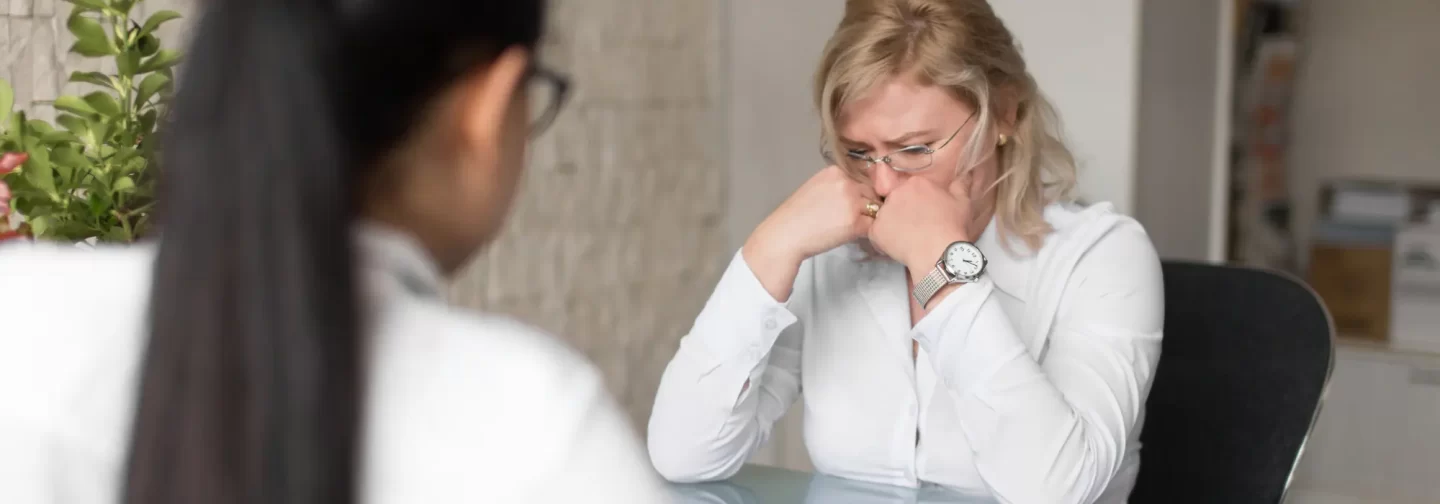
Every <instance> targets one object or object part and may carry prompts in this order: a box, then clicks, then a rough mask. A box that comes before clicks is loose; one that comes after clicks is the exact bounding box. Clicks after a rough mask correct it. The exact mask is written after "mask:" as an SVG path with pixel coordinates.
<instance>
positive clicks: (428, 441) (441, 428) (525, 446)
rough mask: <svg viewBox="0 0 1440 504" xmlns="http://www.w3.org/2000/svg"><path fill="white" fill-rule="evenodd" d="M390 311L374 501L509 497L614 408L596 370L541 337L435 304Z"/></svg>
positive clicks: (373, 419) (372, 429)
mask: <svg viewBox="0 0 1440 504" xmlns="http://www.w3.org/2000/svg"><path fill="white" fill-rule="evenodd" d="M390 305H391V306H390V307H388V308H384V309H383V310H382V311H383V315H382V316H381V317H380V318H381V320H380V321H379V323H378V324H377V327H375V331H376V332H375V341H374V346H373V347H372V351H373V357H372V358H371V360H370V362H371V366H372V368H371V370H370V376H371V385H370V387H371V390H370V393H369V395H368V397H369V401H370V402H369V403H368V404H367V406H366V408H367V420H366V421H367V422H368V427H367V432H368V433H367V439H366V442H367V445H368V446H369V447H370V448H368V449H369V450H371V453H372V455H373V456H372V457H371V460H375V461H377V464H376V466H375V467H372V468H370V472H368V473H367V474H370V475H372V476H373V477H372V481H370V482H369V483H368V484H369V485H370V486H371V488H372V489H373V491H374V492H375V493H377V494H379V495H405V496H410V497H414V496H418V495H433V496H434V497H437V498H441V497H442V496H444V495H445V494H446V493H449V494H452V496H453V495H485V496H507V497H504V498H500V497H496V499H497V501H498V500H504V499H509V498H513V496H512V495H510V494H509V492H513V491H518V489H521V488H526V487H530V486H533V485H537V484H542V483H543V482H539V481H536V478H538V477H540V476H541V475H548V474H551V473H552V472H553V471H554V470H556V469H557V468H559V467H561V466H563V464H564V460H565V456H566V453H567V451H568V450H569V449H570V448H569V447H571V446H572V445H573V444H574V443H575V439H576V437H577V436H578V435H579V433H580V432H581V431H582V430H583V428H584V426H585V425H586V422H587V419H589V418H593V417H594V414H593V412H594V411H596V410H597V409H602V408H613V407H614V406H613V404H611V403H610V402H609V401H610V399H609V396H608V395H607V394H606V393H605V389H604V386H603V384H602V381H601V379H600V375H599V373H598V372H597V371H596V369H595V368H594V366H593V365H592V364H590V363H589V362H588V361H587V360H586V359H585V358H584V357H583V356H581V355H580V354H579V353H578V352H576V351H574V350H573V349H571V348H570V347H568V346H567V345H566V344H565V343H563V342H561V341H560V340H558V339H556V338H554V337H553V336H551V335H549V334H546V333H545V332H543V331H541V330H539V329H536V328H533V327H531V326H528V325H526V324H523V323H520V322H517V321H515V320H512V319H510V318H507V317H501V316H495V315H485V314H478V313H469V312H465V311H462V310H459V309H454V308H449V307H446V306H444V305H443V304H441V303H439V302H429V301H423V300H417V299H406V300H401V301H392V302H391V303H390ZM611 434H613V433H611ZM617 435H618V434H617ZM475 474H484V475H487V477H488V479H486V481H490V482H491V483H490V484H488V485H481V486H476V485H480V483H479V482H477V480H475V478H474V477H473V476H474V475H475ZM497 481H498V482H505V483H504V484H495V483H494V482H497ZM441 490H444V491H441ZM422 500H425V499H422Z"/></svg>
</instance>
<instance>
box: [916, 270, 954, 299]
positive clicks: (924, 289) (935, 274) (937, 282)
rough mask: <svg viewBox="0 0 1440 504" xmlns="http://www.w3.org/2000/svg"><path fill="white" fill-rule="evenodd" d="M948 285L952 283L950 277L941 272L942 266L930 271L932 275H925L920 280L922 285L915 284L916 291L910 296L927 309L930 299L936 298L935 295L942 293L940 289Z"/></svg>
mask: <svg viewBox="0 0 1440 504" xmlns="http://www.w3.org/2000/svg"><path fill="white" fill-rule="evenodd" d="M948 283H950V277H948V276H946V275H945V272H944V271H941V270H940V266H935V269H933V270H930V274H928V275H925V278H922V279H920V283H918V284H915V290H913V291H910V295H911V296H914V297H915V302H917V303H920V307H921V308H927V307H928V305H929V304H930V298H933V297H935V293H936V292H940V288H942V287H945V285H946V284H948Z"/></svg>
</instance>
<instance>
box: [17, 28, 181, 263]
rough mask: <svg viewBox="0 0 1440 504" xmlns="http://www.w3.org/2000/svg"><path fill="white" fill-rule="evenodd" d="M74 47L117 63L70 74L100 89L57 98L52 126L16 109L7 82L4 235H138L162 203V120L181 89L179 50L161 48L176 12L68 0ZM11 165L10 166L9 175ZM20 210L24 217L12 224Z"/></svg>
mask: <svg viewBox="0 0 1440 504" xmlns="http://www.w3.org/2000/svg"><path fill="white" fill-rule="evenodd" d="M65 1H67V2H69V3H70V4H72V5H73V10H72V12H71V14H70V17H69V18H68V20H67V22H66V28H68V29H69V31H70V33H72V34H74V35H75V40H76V42H75V44H74V45H73V46H71V47H70V52H72V53H76V54H80V55H82V56H85V57H89V58H113V59H114V62H115V68H116V71H115V73H113V74H105V73H100V72H75V73H72V74H71V75H70V79H69V80H70V82H80V83H86V84H92V85H94V86H95V87H97V88H98V89H96V90H94V91H92V92H89V93H87V94H85V95H83V96H61V97H60V98H58V99H56V100H55V101H54V102H53V103H51V104H52V105H53V106H54V107H55V110H56V114H57V116H56V119H55V123H56V124H54V125H52V124H50V123H47V122H45V121H41V120H37V119H27V118H26V117H25V113H24V112H12V109H13V108H14V91H13V89H12V88H11V87H10V84H9V83H7V82H4V81H0V128H4V131H3V133H0V152H5V153H10V154H9V156H21V157H7V158H6V159H8V160H10V161H11V163H10V164H12V165H15V164H17V163H16V161H18V166H10V167H8V168H7V167H5V166H4V164H5V163H0V186H8V189H5V188H0V199H7V198H8V201H0V239H3V238H4V237H5V236H6V235H7V234H9V235H11V236H14V235H15V234H17V233H19V234H24V235H28V236H31V237H34V238H37V239H50V240H60V241H69V242H89V243H94V242H95V241H105V242H120V243H130V242H134V241H135V240H138V239H139V238H141V237H143V236H145V233H146V231H147V230H148V229H149V224H150V211H151V209H152V208H153V206H154V203H155V199H154V198H155V196H154V192H155V191H154V189H155V180H156V175H157V173H156V172H157V171H158V170H157V168H156V156H157V154H158V152H157V145H158V137H157V132H158V131H159V127H160V125H161V124H163V123H164V120H165V113H166V108H167V105H168V104H169V101H170V98H171V95H172V91H173V89H174V80H175V76H174V73H173V67H174V66H175V65H176V64H177V63H179V61H180V53H179V52H178V51H175V50H172V49H165V48H162V47H161V44H160V38H159V37H158V36H157V35H156V33H155V30H156V29H157V28H159V27H160V26H161V25H162V24H164V23H166V22H168V21H171V20H174V19H178V18H179V17H180V14H178V13H176V12H174V11H168V10H167V11H159V12H156V13H154V14H152V15H150V17H149V18H148V19H145V20H144V22H138V21H136V20H135V19H133V18H132V17H131V14H130V13H131V10H132V9H133V8H134V7H135V5H136V4H137V3H139V2H140V1H143V0H65ZM7 171H8V173H7ZM7 210H8V211H11V212H16V213H18V214H19V215H20V216H21V218H22V219H23V221H24V223H23V224H21V225H20V226H18V228H17V229H10V227H11V226H9V224H10V223H11V221H13V219H7V218H6V217H5V212H6V211H7Z"/></svg>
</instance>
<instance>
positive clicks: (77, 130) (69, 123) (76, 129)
mask: <svg viewBox="0 0 1440 504" xmlns="http://www.w3.org/2000/svg"><path fill="white" fill-rule="evenodd" d="M55 122H57V123H59V124H60V125H61V126H64V127H65V129H67V130H70V132H71V133H74V134H76V135H80V136H84V135H85V133H86V132H89V131H90V125H89V124H87V123H86V122H85V120H84V119H81V118H80V117H79V116H74V115H70V114H60V117H56V118H55Z"/></svg>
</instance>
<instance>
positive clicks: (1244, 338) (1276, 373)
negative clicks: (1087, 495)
mask: <svg viewBox="0 0 1440 504" xmlns="http://www.w3.org/2000/svg"><path fill="white" fill-rule="evenodd" d="M1163 268H1164V275H1165V338H1164V343H1163V344H1162V347H1161V348H1162V350H1161V354H1160V364H1159V368H1158V369H1157V370H1156V373H1155V381H1154V383H1153V384H1152V386H1151V389H1150V397H1149V399H1148V401H1147V402H1146V405H1145V409H1146V412H1145V430H1144V431H1143V432H1142V433H1141V435H1140V440H1141V448H1140V475H1139V478H1138V480H1137V481H1136V484H1135V491H1134V492H1133V493H1132V494H1131V497H1130V502H1132V503H1147V502H1165V503H1171V502H1207V503H1208V502H1226V503H1246V502H1267V503H1271V502H1280V501H1281V500H1282V499H1283V498H1284V495H1285V491H1286V490H1287V489H1288V487H1289V482H1290V477H1291V475H1292V473H1293V472H1294V469H1295V464H1296V462H1298V461H1299V458H1300V453H1301V451H1302V450H1303V448H1304V444H1305V439H1306V437H1307V436H1308V435H1309V433H1310V429H1311V427H1312V426H1313V425H1314V421H1315V418H1316V416H1317V415H1318V414H1319V409H1320V401H1321V399H1322V397H1323V395H1324V392H1325V387H1326V384H1327V383H1328V381H1329V379H1330V370H1331V368H1332V367H1333V365H1334V332H1333V329H1332V326H1331V322H1330V315H1329V312H1327V311H1326V309H1325V306H1324V305H1323V304H1322V303H1321V302H1320V299H1319V298H1318V297H1317V296H1316V295H1315V294H1314V291H1312V290H1310V288H1309V287H1307V286H1305V285H1304V284H1301V283H1300V282H1298V281H1296V280H1294V279H1293V278H1290V277H1288V276H1283V275H1280V274H1277V273H1273V272H1268V271H1263V270H1256V269H1248V268H1238V267H1228V266H1214V265H1205V264H1194V263H1181V262H1169V261H1167V262H1165V264H1164V265H1163Z"/></svg>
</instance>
